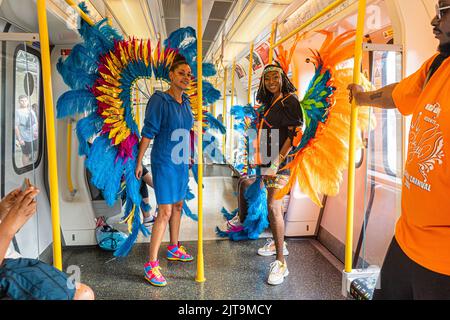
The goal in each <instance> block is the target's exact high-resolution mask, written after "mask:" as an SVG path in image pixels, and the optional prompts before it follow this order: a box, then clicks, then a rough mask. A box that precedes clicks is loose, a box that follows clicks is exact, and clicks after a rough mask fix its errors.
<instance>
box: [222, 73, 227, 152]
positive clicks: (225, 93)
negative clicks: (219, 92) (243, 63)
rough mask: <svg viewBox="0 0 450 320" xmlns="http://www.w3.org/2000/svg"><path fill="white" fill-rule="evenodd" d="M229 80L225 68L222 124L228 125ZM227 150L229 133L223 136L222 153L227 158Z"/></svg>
mask: <svg viewBox="0 0 450 320" xmlns="http://www.w3.org/2000/svg"><path fill="white" fill-rule="evenodd" d="M227 81H228V69H227V68H225V70H224V75H223V105H222V124H223V125H224V126H225V128H226V127H227V118H226V116H227ZM226 151H227V135H226V134H224V135H223V137H222V154H223V156H224V157H225V159H226ZM225 159H224V160H225Z"/></svg>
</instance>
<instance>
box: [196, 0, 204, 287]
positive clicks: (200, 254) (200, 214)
mask: <svg viewBox="0 0 450 320" xmlns="http://www.w3.org/2000/svg"><path fill="white" fill-rule="evenodd" d="M202 33H203V29H202V0H197V79H198V81H197V96H198V105H197V110H198V123H197V137H198V151H197V153H198V252H197V276H196V278H195V281H197V282H205V281H206V279H205V270H204V269H205V266H204V263H203V125H202V124H203V92H202V89H203V88H202V81H201V80H202V77H203V70H202V60H203V51H202V38H203V35H202Z"/></svg>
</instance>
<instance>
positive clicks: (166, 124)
mask: <svg viewBox="0 0 450 320" xmlns="http://www.w3.org/2000/svg"><path fill="white" fill-rule="evenodd" d="M191 77H192V74H191V68H190V67H189V64H188V63H187V62H186V60H185V59H184V58H183V57H182V56H181V55H177V56H176V57H175V58H174V61H173V63H172V66H171V68H170V72H169V78H170V88H169V89H168V90H167V91H165V92H161V91H156V92H155V94H154V95H153V96H152V97H151V98H150V100H149V102H148V104H147V109H146V112H145V113H146V114H145V120H144V127H143V128H142V140H141V141H140V143H139V153H138V158H137V162H136V163H137V165H136V172H135V173H136V178H137V179H140V178H141V175H142V171H143V167H142V158H143V157H144V154H145V151H146V150H147V148H148V146H149V144H150V141H151V140H152V139H154V143H153V147H152V153H151V171H152V177H153V184H154V189H155V195H156V202H157V204H158V216H157V217H156V220H155V223H154V225H153V231H152V235H151V240H150V249H149V255H150V259H149V261H148V262H147V263H146V264H145V265H144V270H145V279H146V280H147V281H149V282H150V283H151V284H152V285H155V286H165V285H166V284H167V282H166V280H165V278H164V276H163V275H162V274H161V270H160V266H159V260H158V250H159V247H160V245H161V242H162V238H163V236H164V232H165V230H166V227H167V224H169V229H170V245H169V246H168V247H167V259H169V260H173V261H192V260H193V257H192V256H191V255H189V254H188V253H187V252H186V250H185V249H184V247H183V246H181V245H180V244H179V242H178V236H179V231H180V222H181V210H182V207H183V201H184V199H185V197H186V193H187V190H188V182H189V152H186V149H187V150H189V146H188V147H187V148H184V149H183V151H185V154H182V155H181V159H176V158H175V157H177V156H179V154H176V155H175V154H173V149H174V148H175V147H177V145H178V144H179V142H178V141H173V139H172V135H173V134H174V132H175V131H177V130H179V132H180V133H181V135H182V136H183V134H185V135H186V136H185V137H184V136H183V141H186V142H188V141H189V130H190V129H191V128H192V126H193V123H194V119H193V116H192V111H191V106H190V103H189V98H188V96H187V95H186V94H185V93H184V91H185V90H186V89H187V88H188V87H189V84H190V81H191ZM175 134H176V133H175ZM187 145H189V144H188V143H187Z"/></svg>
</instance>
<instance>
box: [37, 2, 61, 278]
mask: <svg viewBox="0 0 450 320" xmlns="http://www.w3.org/2000/svg"><path fill="white" fill-rule="evenodd" d="M37 13H38V22H39V39H40V46H41V56H42V77H43V88H44V101H45V125H46V128H47V152H48V170H49V178H50V205H51V215H52V232H53V265H54V266H55V268H57V269H59V270H62V252H61V224H60V217H59V188H58V162H57V158H56V137H55V119H54V113H53V106H54V105H53V92H52V77H51V64H50V43H49V39H48V25H47V10H46V6H45V0H37Z"/></svg>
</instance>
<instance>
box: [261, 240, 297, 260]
mask: <svg viewBox="0 0 450 320" xmlns="http://www.w3.org/2000/svg"><path fill="white" fill-rule="evenodd" d="M258 254H259V255H260V256H263V257H269V256H273V255H276V254H277V251H276V250H275V241H274V240H273V239H272V238H269V239H267V242H266V244H265V245H264V247H262V248H259V249H258ZM288 255H289V251H288V249H287V246H286V241H284V243H283V256H288Z"/></svg>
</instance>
